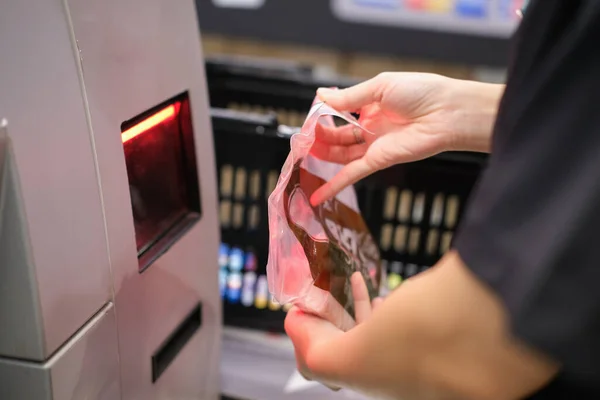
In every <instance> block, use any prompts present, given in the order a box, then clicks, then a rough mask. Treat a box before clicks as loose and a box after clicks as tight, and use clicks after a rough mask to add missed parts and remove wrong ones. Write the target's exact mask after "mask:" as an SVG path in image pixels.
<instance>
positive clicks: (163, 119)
mask: <svg viewBox="0 0 600 400" xmlns="http://www.w3.org/2000/svg"><path fill="white" fill-rule="evenodd" d="M121 139H122V141H123V148H124V151H125V162H126V165H127V176H128V179H129V190H130V194H131V206H132V208H133V219H134V224H135V235H136V245H137V251H138V258H139V260H140V263H139V267H140V272H141V271H143V270H144V269H145V268H147V267H148V266H149V265H150V264H152V262H153V261H154V260H156V259H157V258H158V257H159V256H160V255H161V254H162V253H164V252H165V251H167V250H168V248H169V247H170V246H171V245H173V244H174V243H175V242H176V241H177V240H178V239H179V238H180V237H181V236H182V235H183V234H184V233H185V231H186V230H187V229H189V228H190V227H191V226H192V225H193V224H194V222H196V221H197V220H198V219H199V218H200V214H201V207H200V195H199V187H198V175H197V170H196V156H195V147H194V133H193V127H192V120H191V115H190V102H189V97H188V94H187V92H186V93H184V94H182V95H179V96H177V97H175V98H173V99H171V100H169V101H167V102H165V103H163V104H160V105H158V106H156V107H154V108H152V109H150V110H148V111H146V112H144V113H142V114H140V115H139V116H137V117H135V118H132V119H131V120H129V121H126V122H124V123H123V124H122V125H121Z"/></svg>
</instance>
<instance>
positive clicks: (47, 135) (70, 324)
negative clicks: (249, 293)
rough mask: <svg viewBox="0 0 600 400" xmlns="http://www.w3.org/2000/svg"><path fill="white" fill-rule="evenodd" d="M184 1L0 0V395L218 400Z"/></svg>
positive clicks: (209, 175)
mask: <svg viewBox="0 0 600 400" xmlns="http://www.w3.org/2000/svg"><path fill="white" fill-rule="evenodd" d="M198 32H199V30H198V25H197V21H196V12H195V8H194V3H193V1H192V0H178V1H169V0H104V1H89V0H88V1H86V0H63V1H59V0H51V1H36V0H19V1H5V2H2V3H0V398H1V399H3V400H12V399H15V400H28V399H32V400H44V399H56V400H63V399H73V400H98V399H102V400H115V399H127V400H129V399H144V400H149V399H169V400H170V399H177V400H179V399H216V398H217V397H218V392H219V383H218V381H219V367H218V363H219V348H220V331H221V328H220V326H221V316H220V297H219V293H218V278H217V263H216V260H217V248H218V241H219V238H218V222H217V217H216V215H217V213H216V209H217V206H216V193H215V187H216V183H215V170H214V155H213V143H212V134H211V127H210V122H209V113H208V110H209V107H208V100H207V93H206V87H205V81H204V79H205V78H204V66H203V57H202V53H201V46H200V37H199V33H198Z"/></svg>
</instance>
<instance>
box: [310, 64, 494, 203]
mask: <svg viewBox="0 0 600 400" xmlns="http://www.w3.org/2000/svg"><path fill="white" fill-rule="evenodd" d="M503 91H504V85H495V84H486V83H479V82H472V81H462V80H456V79H451V78H447V77H443V76H440V75H433V74H423V73H383V74H380V75H378V76H377V77H375V78H373V79H370V80H368V81H365V82H363V83H361V84H358V85H356V86H353V87H350V88H348V89H343V90H331V89H319V91H318V96H319V97H320V98H321V100H323V101H325V102H326V103H327V104H329V105H330V106H332V107H333V108H334V109H337V110H339V111H349V112H358V113H360V123H361V125H362V126H363V127H364V128H365V129H366V130H368V131H370V132H372V133H373V134H371V133H368V132H362V131H361V130H360V129H358V128H356V127H353V126H351V125H346V126H343V127H338V128H331V127H325V126H320V125H318V128H317V132H316V141H315V144H314V146H313V148H312V150H311V151H312V153H313V154H314V155H315V156H316V157H318V158H321V159H324V160H327V161H332V162H337V163H340V164H346V167H345V168H344V169H343V170H342V171H341V172H340V173H339V174H338V175H337V176H336V177H335V178H333V179H332V180H331V181H330V182H328V183H327V184H326V185H324V186H323V187H322V188H320V189H319V190H317V191H316V192H315V193H314V195H313V197H312V198H311V202H312V203H313V204H314V205H317V204H320V203H322V202H323V201H325V200H327V199H329V198H331V197H333V196H335V195H336V194H337V193H338V192H340V191H341V190H342V189H344V188H345V187H346V186H349V185H351V184H353V183H356V182H357V181H359V180H360V179H362V178H364V177H366V176H368V175H370V174H372V173H373V172H375V171H378V170H381V169H384V168H387V167H390V166H392V165H394V164H399V163H406V162H412V161H417V160H421V159H424V158H427V157H430V156H432V155H435V154H438V153H441V152H444V151H458V150H463V151H478V152H488V151H489V150H490V140H491V134H492V129H493V125H494V122H495V119H496V114H497V110H498V104H499V101H500V98H501V96H502V93H503Z"/></svg>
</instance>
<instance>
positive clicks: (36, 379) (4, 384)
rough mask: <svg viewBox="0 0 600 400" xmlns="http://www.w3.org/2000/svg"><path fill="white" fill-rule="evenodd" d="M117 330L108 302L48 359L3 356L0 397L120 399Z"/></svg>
mask: <svg viewBox="0 0 600 400" xmlns="http://www.w3.org/2000/svg"><path fill="white" fill-rule="evenodd" d="M116 332H117V331H116V321H115V313H114V307H113V306H112V303H109V304H107V305H106V306H105V307H104V308H103V309H102V310H100V312H98V314H97V315H95V316H94V318H92V320H91V321H89V323H88V324H86V326H85V327H84V328H83V329H82V330H81V331H80V332H78V334H77V335H75V336H74V337H73V338H72V339H71V340H69V342H68V343H67V344H66V345H65V346H64V347H63V348H61V350H60V351H58V352H57V353H56V354H55V355H53V356H52V357H51V358H50V359H49V360H48V361H47V362H45V363H43V364H38V363H31V362H25V361H15V360H6V359H4V360H2V359H0V399H3V400H13V399H14V400H117V399H120V398H121V397H120V393H119V366H118V365H119V364H118V362H119V360H118V354H117V335H116Z"/></svg>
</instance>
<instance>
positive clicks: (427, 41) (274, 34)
mask: <svg viewBox="0 0 600 400" xmlns="http://www.w3.org/2000/svg"><path fill="white" fill-rule="evenodd" d="M497 1H502V0H497ZM196 5H197V11H198V18H199V22H200V27H201V30H202V31H203V32H206V33H211V34H221V35H227V36H231V37H243V38H252V39H259V40H265V41H272V42H280V43H291V44H300V45H310V46H318V47H321V48H323V47H325V48H331V49H336V50H340V51H347V52H362V53H372V54H384V55H394V56H398V57H414V58H422V59H429V60H433V61H440V62H451V63H458V64H469V65H486V66H496V67H503V66H504V65H505V64H506V62H507V56H508V50H509V40H508V36H509V35H508V31H506V30H505V29H504V28H502V26H497V27H496V29H495V30H493V31H490V35H482V34H481V33H479V34H476V32H477V29H480V28H481V27H479V28H477V26H476V25H473V24H471V25H473V27H472V28H471V29H470V30H467V31H465V32H463V33H457V32H456V29H454V31H452V29H450V28H451V27H449V28H448V29H450V30H448V29H447V30H441V29H439V27H438V26H436V25H438V24H435V20H432V21H430V22H431V23H430V27H428V26H427V24H421V25H418V24H415V23H412V27H403V26H395V25H394V24H390V23H389V22H388V23H382V24H381V25H377V24H371V23H365V22H364V21H350V20H346V21H343V20H342V19H339V18H338V17H336V16H335V15H334V12H333V11H332V10H333V8H332V6H331V2H330V1H325V0H286V1H275V0H266V1H265V2H264V5H263V6H262V7H259V8H255V9H252V8H248V9H243V8H224V7H219V6H215V4H214V2H213V0H196ZM503 29H504V30H503ZM505 31H506V32H505ZM503 32H504V33H503ZM494 35H495V36H494Z"/></svg>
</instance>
